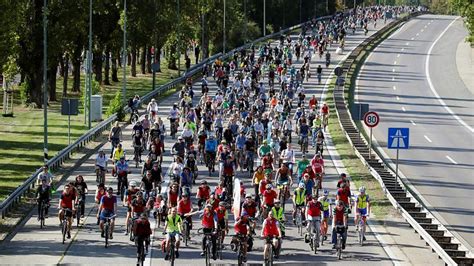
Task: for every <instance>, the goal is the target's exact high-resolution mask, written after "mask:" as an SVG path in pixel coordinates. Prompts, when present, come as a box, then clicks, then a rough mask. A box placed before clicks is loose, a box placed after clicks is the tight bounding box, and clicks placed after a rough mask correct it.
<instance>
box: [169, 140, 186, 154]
mask: <svg viewBox="0 0 474 266" xmlns="http://www.w3.org/2000/svg"><path fill="white" fill-rule="evenodd" d="M185 152H186V143H185V142H184V139H183V137H182V136H179V137H178V140H177V141H176V142H175V143H174V144H173V147H171V154H173V155H176V156H178V157H181V158H184V154H185Z"/></svg>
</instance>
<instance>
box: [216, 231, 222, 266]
mask: <svg viewBox="0 0 474 266" xmlns="http://www.w3.org/2000/svg"><path fill="white" fill-rule="evenodd" d="M223 233H224V230H223V229H221V228H219V226H218V227H217V231H216V236H217V241H216V245H217V248H216V252H217V257H218V258H219V259H220V260H222V246H223V240H222V234H223Z"/></svg>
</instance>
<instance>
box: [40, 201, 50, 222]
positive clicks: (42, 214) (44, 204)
mask: <svg viewBox="0 0 474 266" xmlns="http://www.w3.org/2000/svg"><path fill="white" fill-rule="evenodd" d="M38 204H40V206H39V208H38V209H39V213H38V220H39V222H40V228H41V229H42V228H43V227H44V226H45V219H46V217H45V215H46V214H45V213H46V209H47V208H48V203H47V201H46V200H41V201H39V202H38Z"/></svg>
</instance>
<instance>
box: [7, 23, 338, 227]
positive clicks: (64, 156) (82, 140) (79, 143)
mask: <svg viewBox="0 0 474 266" xmlns="http://www.w3.org/2000/svg"><path fill="white" fill-rule="evenodd" d="M328 18H331V16H325V17H321V18H318V19H317V20H318V21H319V20H325V19H328ZM305 23H306V22H304V23H301V24H298V25H295V26H292V27H289V28H287V29H283V30H281V31H278V32H276V33H272V34H269V35H266V36H263V37H261V38H258V39H256V40H254V41H252V42H250V43H247V44H244V45H242V46H240V47H238V48H235V49H233V50H231V51H229V52H227V53H226V54H224V55H223V54H222V53H218V54H216V55H213V56H211V57H209V58H207V59H205V60H204V61H202V62H200V63H199V64H197V65H194V66H193V67H191V68H190V69H189V70H188V71H187V72H185V73H184V75H183V76H181V77H178V78H176V79H174V80H173V81H170V82H168V83H166V84H164V85H162V86H160V87H159V88H157V89H155V90H154V91H151V92H149V93H147V94H145V95H144V96H142V97H141V101H142V102H143V103H146V102H148V101H150V100H151V99H152V98H153V97H156V96H157V95H158V96H159V95H161V94H163V93H164V92H166V91H168V90H170V89H172V88H175V87H177V86H179V85H180V84H181V83H183V82H184V81H185V80H186V79H187V78H189V77H191V78H195V77H196V76H197V75H198V74H199V73H200V71H201V70H202V67H204V66H205V65H207V64H210V63H212V62H213V61H214V60H216V59H217V58H222V59H227V58H229V57H230V56H232V55H234V53H236V52H239V51H241V50H243V49H248V48H249V47H251V46H252V45H255V44H258V43H260V42H264V41H266V40H269V39H273V38H275V37H279V36H280V35H282V34H285V33H287V32H291V31H293V30H295V29H298V28H300V27H301V26H302V25H304V24H305ZM125 112H130V108H129V107H125ZM116 119H117V114H114V115H111V116H110V117H108V118H107V119H105V120H104V121H102V122H100V123H99V124H97V125H96V126H94V128H92V129H90V130H89V131H87V132H86V133H84V134H83V135H82V136H81V137H79V138H78V139H77V140H76V141H74V142H73V143H72V144H70V145H69V146H67V147H65V148H64V149H62V150H61V151H59V152H58V154H56V155H55V156H54V157H53V158H51V159H50V160H49V161H48V162H47V163H46V164H47V165H48V166H49V168H50V170H56V169H57V168H59V166H60V165H62V164H63V163H64V162H65V161H66V160H68V159H69V158H70V156H71V154H72V153H73V152H74V151H75V150H76V149H80V148H82V147H84V146H85V145H86V144H87V143H88V142H90V141H91V140H92V139H94V138H96V137H98V136H99V135H101V134H102V133H103V132H104V131H105V130H107V129H109V128H110V127H111V125H112V123H113V122H114V121H115V120H116ZM40 173H41V168H40V169H38V170H36V171H35V172H34V173H33V174H32V175H31V176H30V177H29V178H28V179H27V180H26V181H25V182H24V183H23V184H22V185H20V186H18V187H17V188H16V189H15V190H14V191H13V192H12V193H11V194H10V195H9V196H8V197H7V199H5V200H4V201H2V202H1V203H0V212H1V218H2V219H4V218H5V215H7V213H9V212H10V211H11V210H12V208H13V207H14V206H15V205H16V204H18V203H19V202H20V201H21V198H22V197H24V196H25V195H26V194H27V193H29V192H30V190H31V189H32V188H33V187H34V185H35V181H36V177H37V176H38V174H40Z"/></svg>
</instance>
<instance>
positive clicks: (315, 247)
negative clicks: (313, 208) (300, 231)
mask: <svg viewBox="0 0 474 266" xmlns="http://www.w3.org/2000/svg"><path fill="white" fill-rule="evenodd" d="M315 230H316V229H315ZM312 241H313V251H314V254H316V253H318V237H317V235H316V234H315V235H313V239H312Z"/></svg>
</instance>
